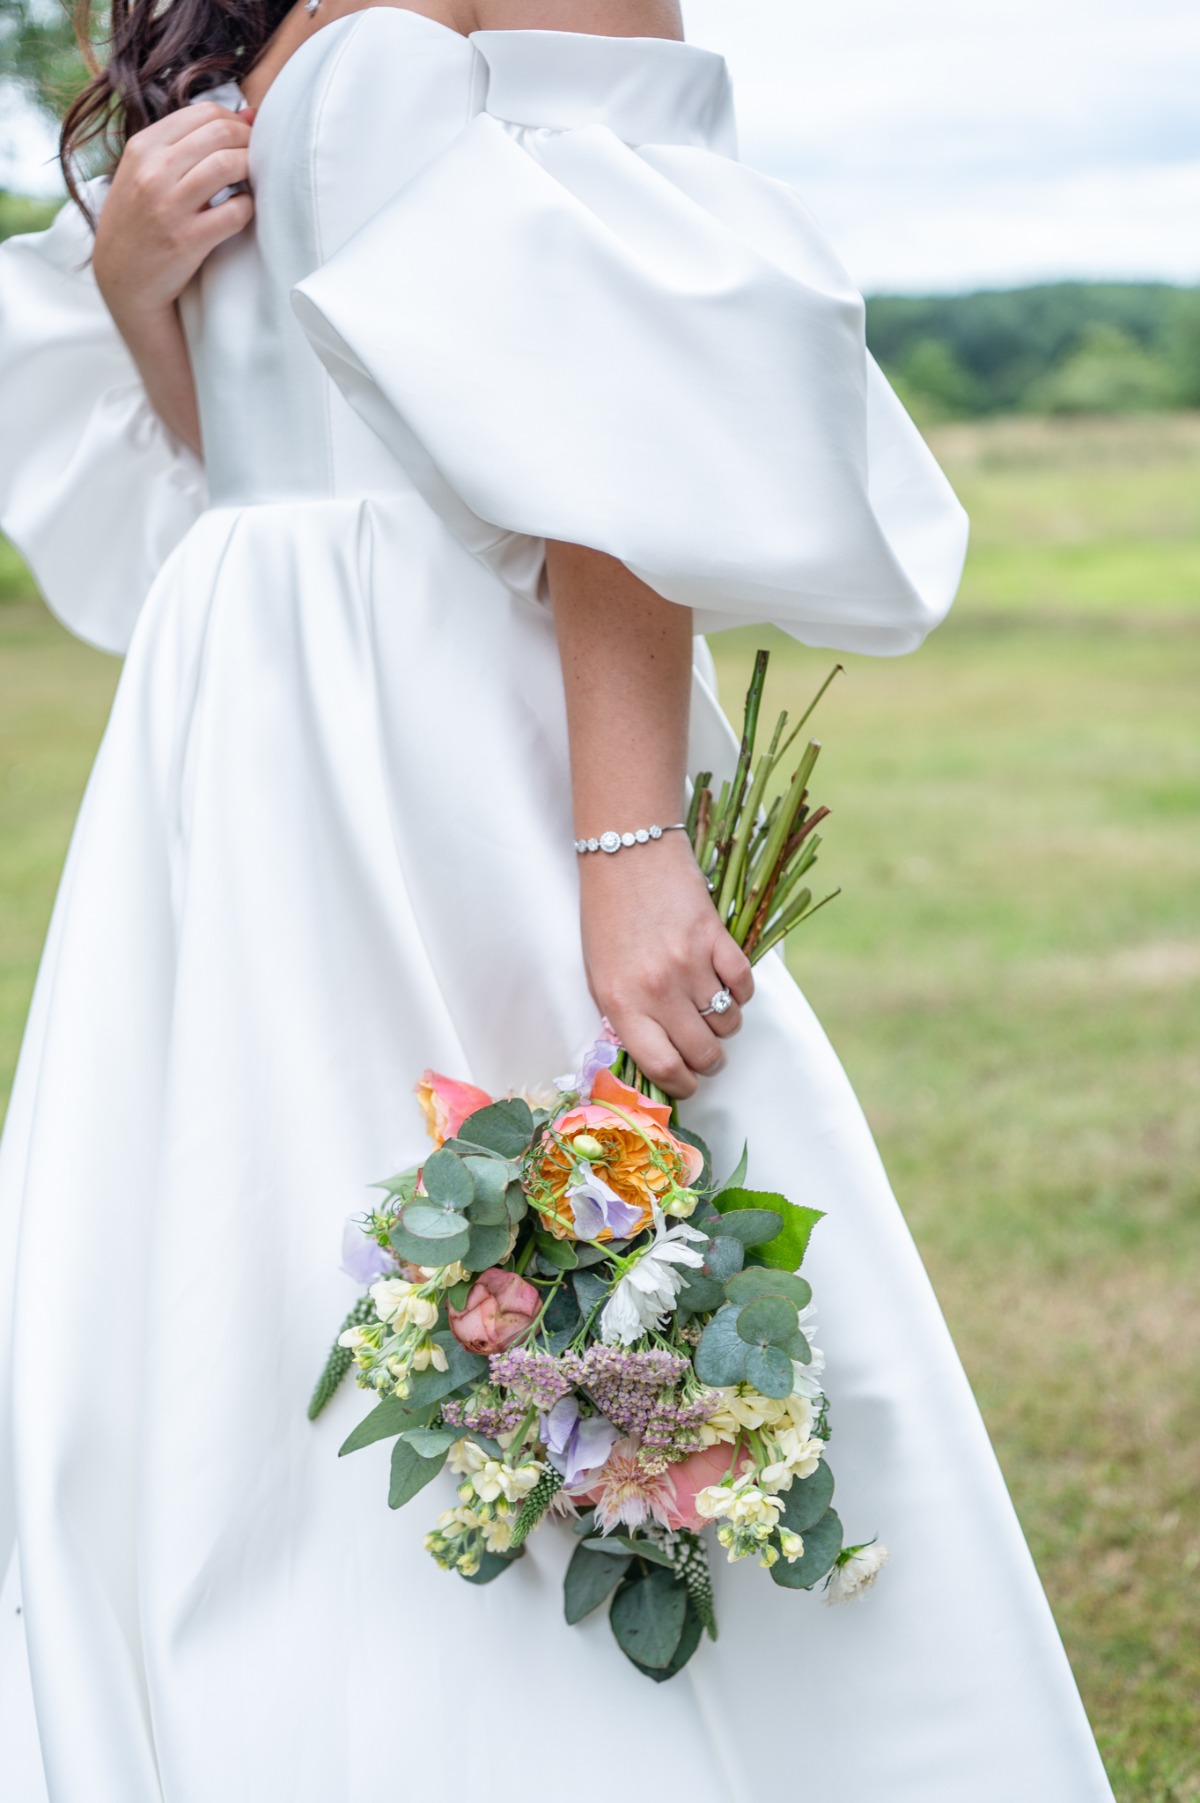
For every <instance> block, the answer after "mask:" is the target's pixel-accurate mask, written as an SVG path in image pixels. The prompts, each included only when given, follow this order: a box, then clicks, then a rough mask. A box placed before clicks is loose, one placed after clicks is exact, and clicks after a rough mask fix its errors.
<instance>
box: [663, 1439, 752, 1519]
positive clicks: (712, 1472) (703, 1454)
mask: <svg viewBox="0 0 1200 1803" xmlns="http://www.w3.org/2000/svg"><path fill="white" fill-rule="evenodd" d="M733 1459H734V1448H733V1447H732V1446H730V1445H729V1443H728V1442H727V1441H725V1440H722V1441H721V1442H720V1443H719V1444H718V1445H716V1446H705V1447H702V1448H701V1450H700V1451H699V1452H691V1453H689V1454H688V1456H687V1458H686V1459H680V1461H679V1463H678V1464H677V1465H671V1466H669V1467H668V1472H669V1475H670V1478H671V1482H672V1484H673V1486H674V1490H675V1498H674V1501H673V1502H672V1503H671V1505H670V1506H669V1508H668V1511H667V1513H668V1516H669V1520H668V1523H667V1525H668V1526H669V1527H672V1528H691V1529H692V1531H693V1533H698V1532H699V1531H700V1529H701V1528H702V1527H703V1526H704V1525H705V1524H704V1522H703V1521H702V1520H701V1518H700V1516H699V1515H697V1513H696V1498H697V1496H698V1495H699V1494H700V1492H701V1490H707V1488H708V1486H709V1485H710V1484H719V1483H720V1482H721V1479H722V1478H723V1477H724V1476H725V1473H726V1472H727V1471H728V1470H729V1467H730V1465H731V1464H732V1463H733ZM742 1462H743V1461H742V1458H741V1457H740V1456H739V1459H738V1463H739V1464H741V1463H742Z"/></svg>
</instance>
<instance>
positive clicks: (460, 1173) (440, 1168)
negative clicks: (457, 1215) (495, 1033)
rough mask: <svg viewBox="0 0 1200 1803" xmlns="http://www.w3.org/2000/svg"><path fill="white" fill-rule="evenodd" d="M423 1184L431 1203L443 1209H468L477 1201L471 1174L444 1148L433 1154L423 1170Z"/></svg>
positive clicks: (456, 1157) (459, 1159) (459, 1160)
mask: <svg viewBox="0 0 1200 1803" xmlns="http://www.w3.org/2000/svg"><path fill="white" fill-rule="evenodd" d="M421 1182H422V1184H423V1186H424V1189H425V1194H426V1195H427V1196H428V1198H429V1200H430V1201H431V1202H437V1203H440V1205H441V1206H442V1207H443V1208H453V1209H458V1210H459V1211H460V1212H461V1211H463V1210H465V1209H468V1208H469V1207H470V1206H471V1203H472V1202H473V1201H474V1199H475V1185H474V1184H473V1183H472V1181H471V1173H470V1171H469V1170H468V1169H467V1167H466V1165H465V1164H464V1163H463V1161H462V1159H461V1158H459V1157H458V1156H457V1155H456V1154H455V1153H453V1152H447V1150H446V1148H445V1147H444V1146H443V1147H442V1148H441V1150H440V1151H438V1152H431V1153H430V1155H429V1157H428V1158H427V1159H426V1160H425V1163H424V1165H423V1166H422V1168H421Z"/></svg>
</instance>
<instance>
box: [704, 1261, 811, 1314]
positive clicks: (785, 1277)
mask: <svg viewBox="0 0 1200 1803" xmlns="http://www.w3.org/2000/svg"><path fill="white" fill-rule="evenodd" d="M725 1294H726V1295H727V1296H728V1298H729V1300H730V1301H731V1302H754V1301H756V1300H757V1299H758V1297H759V1296H783V1297H785V1298H786V1299H787V1301H788V1302H790V1303H791V1305H792V1308H793V1311H795V1310H796V1309H801V1308H807V1307H808V1305H809V1303H810V1302H811V1301H812V1285H811V1284H809V1283H806V1282H805V1280H804V1278H803V1277H794V1276H793V1275H792V1273H791V1272H790V1271H775V1270H772V1269H771V1268H770V1266H768V1265H747V1266H746V1269H745V1270H744V1271H739V1272H738V1273H737V1275H736V1276H735V1277H731V1278H730V1280H729V1282H728V1283H727V1284H726V1286H725Z"/></svg>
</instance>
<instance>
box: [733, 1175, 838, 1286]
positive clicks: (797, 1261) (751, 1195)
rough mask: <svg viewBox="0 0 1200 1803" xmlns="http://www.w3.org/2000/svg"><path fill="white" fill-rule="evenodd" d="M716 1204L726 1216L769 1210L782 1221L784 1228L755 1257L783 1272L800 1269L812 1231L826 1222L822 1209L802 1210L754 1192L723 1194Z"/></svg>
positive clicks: (792, 1203) (737, 1191)
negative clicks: (818, 1223) (823, 1220)
mask: <svg viewBox="0 0 1200 1803" xmlns="http://www.w3.org/2000/svg"><path fill="white" fill-rule="evenodd" d="M713 1202H714V1206H715V1207H716V1208H717V1209H719V1211H720V1212H721V1214H723V1215H725V1216H729V1215H732V1214H734V1213H735V1212H740V1211H741V1210H743V1209H746V1210H752V1211H755V1212H757V1211H758V1210H760V1209H763V1210H766V1209H770V1210H772V1211H773V1212H774V1213H775V1214H777V1215H779V1216H780V1217H781V1219H782V1222H783V1225H782V1227H781V1228H780V1230H779V1232H778V1233H777V1234H776V1235H775V1237H774V1238H773V1239H771V1240H769V1241H767V1242H766V1243H765V1244H763V1243H760V1244H758V1245H757V1247H756V1256H757V1257H758V1258H759V1259H761V1260H762V1262H763V1264H765V1265H773V1266H774V1267H775V1268H776V1269H777V1270H780V1271H795V1270H798V1269H799V1267H800V1265H801V1264H803V1262H804V1254H805V1253H806V1252H807V1251H808V1242H809V1240H810V1238H811V1237H812V1230H813V1228H814V1227H815V1226H816V1224H817V1222H818V1221H820V1220H822V1219H823V1218H824V1217H823V1215H822V1211H821V1210H820V1209H819V1208H801V1207H799V1206H798V1205H797V1204H796V1203H795V1202H789V1201H788V1199H787V1197H786V1196H778V1195H775V1194H774V1193H773V1192H771V1193H769V1192H764V1191H759V1190H753V1189H727V1190H722V1191H721V1193H720V1195H719V1196H715V1197H714V1198H713ZM731 1227H732V1224H731Z"/></svg>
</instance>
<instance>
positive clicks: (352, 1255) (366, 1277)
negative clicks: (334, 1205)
mask: <svg viewBox="0 0 1200 1803" xmlns="http://www.w3.org/2000/svg"><path fill="white" fill-rule="evenodd" d="M395 1269H396V1261H395V1259H394V1258H393V1257H392V1255H391V1253H390V1252H385V1251H384V1249H383V1247H382V1246H380V1245H378V1244H377V1243H376V1241H375V1240H373V1239H371V1238H370V1236H369V1235H368V1234H366V1233H364V1232H363V1225H362V1222H361V1221H356V1220H354V1219H353V1218H351V1219H350V1220H349V1221H347V1222H346V1230H345V1232H344V1233H343V1234H342V1270H343V1271H344V1272H345V1273H346V1276H347V1277H353V1279H354V1281H355V1283H363V1284H366V1283H375V1282H376V1281H377V1280H378V1279H379V1278H380V1277H390V1276H391V1275H392V1272H393V1271H394V1270H395Z"/></svg>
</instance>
